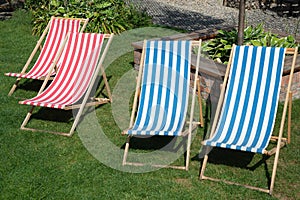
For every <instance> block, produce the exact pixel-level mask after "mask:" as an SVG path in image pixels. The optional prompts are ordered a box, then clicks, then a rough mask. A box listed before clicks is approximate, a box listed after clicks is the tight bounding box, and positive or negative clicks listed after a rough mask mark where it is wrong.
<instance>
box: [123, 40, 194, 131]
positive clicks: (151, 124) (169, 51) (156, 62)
mask: <svg viewBox="0 0 300 200" xmlns="http://www.w3.org/2000/svg"><path fill="white" fill-rule="evenodd" d="M190 65H191V42H189V41H146V49H145V61H144V68H143V77H142V83H141V94H140V100H139V102H140V103H139V107H138V113H137V117H136V120H135V124H134V125H133V127H132V129H129V130H128V132H127V134H130V135H165V136H179V135H181V131H182V128H183V126H184V122H185V116H186V113H187V107H188V95H189V83H190Z"/></svg>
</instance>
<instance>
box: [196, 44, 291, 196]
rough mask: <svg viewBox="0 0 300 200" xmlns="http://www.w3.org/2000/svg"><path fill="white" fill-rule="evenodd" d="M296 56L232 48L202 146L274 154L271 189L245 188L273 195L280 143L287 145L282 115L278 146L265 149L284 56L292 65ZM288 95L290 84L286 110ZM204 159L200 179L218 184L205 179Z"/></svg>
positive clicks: (271, 50) (264, 49)
mask: <svg viewBox="0 0 300 200" xmlns="http://www.w3.org/2000/svg"><path fill="white" fill-rule="evenodd" d="M296 52H297V50H296V49H285V48H275V47H255V46H233V48H232V53H231V57H230V61H229V64H228V67H227V72H226V75H225V78H224V84H223V89H222V92H221V96H220V100H219V104H218V107H217V111H216V117H215V120H214V123H213V125H212V128H211V137H210V139H207V140H205V141H203V142H202V144H203V145H205V146H211V147H220V148H227V149H234V150H241V151H247V152H253V153H259V154H267V155H271V154H274V153H276V157H277V158H276V159H275V162H276V163H275V164H274V167H275V168H274V171H273V175H274V177H272V182H271V187H270V188H269V189H267V190H265V189H262V188H257V187H253V186H246V187H250V188H252V189H258V190H261V191H265V192H268V193H272V190H273V185H274V180H273V179H274V178H275V172H276V166H277V160H278V154H279V149H280V147H281V146H282V144H283V143H282V142H283V141H286V138H282V132H283V125H284V124H283V123H284V118H285V113H284V115H283V117H282V119H283V121H282V124H281V128H280V133H279V136H278V137H277V138H276V139H277V140H278V146H277V147H276V148H274V149H272V150H270V151H267V150H266V148H267V146H268V144H269V141H270V139H271V137H272V132H273V127H274V123H275V117H276V112H277V105H278V99H279V93H280V86H281V77H282V72H283V66H284V58H285V54H286V53H288V54H290V53H292V54H294V62H295V60H296V55H297V53H296ZM294 66H295V63H293V66H292V70H291V76H290V81H291V78H292V74H293V68H294ZM225 90H226V91H225ZM289 92H290V84H289V87H288V89H287V99H286V104H285V109H286V106H287V102H288V99H289V98H290V96H289ZM221 106H222V108H221ZM284 112H286V111H284ZM207 158H208V157H207V155H206V156H205V158H204V161H203V164H202V169H201V173H200V179H211V180H219V179H214V178H209V177H205V176H204V170H205V167H206V163H207ZM226 182H227V181H226ZM229 183H232V182H229ZM233 184H235V183H233Z"/></svg>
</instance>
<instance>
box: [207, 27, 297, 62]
mask: <svg viewBox="0 0 300 200" xmlns="http://www.w3.org/2000/svg"><path fill="white" fill-rule="evenodd" d="M237 41H238V33H237V30H231V31H222V30H220V31H219V33H218V34H217V36H216V37H215V38H214V39H212V40H210V41H208V42H206V43H204V44H203V46H202V49H203V51H204V52H207V53H208V55H209V57H210V58H212V59H213V60H215V61H218V62H222V63H224V64H226V62H227V61H228V60H229V56H230V51H231V47H232V45H233V44H237ZM244 44H247V45H254V46H272V47H296V46H299V47H300V45H299V44H298V43H297V42H296V40H295V38H294V37H293V36H291V35H290V36H287V37H282V38H280V37H279V36H278V35H276V34H273V33H271V32H265V31H264V29H263V26H262V24H259V25H258V26H256V27H253V26H248V27H247V28H245V30H244ZM299 50H300V49H299Z"/></svg>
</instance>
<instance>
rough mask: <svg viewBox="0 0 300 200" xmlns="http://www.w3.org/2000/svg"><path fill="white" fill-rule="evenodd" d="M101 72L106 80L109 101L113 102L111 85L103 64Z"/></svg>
mask: <svg viewBox="0 0 300 200" xmlns="http://www.w3.org/2000/svg"><path fill="white" fill-rule="evenodd" d="M101 74H102V77H103V80H104V85H105V88H106V91H107V94H108V98H109V101H110V102H112V95H111V91H110V87H109V84H108V81H107V77H106V73H105V71H104V69H103V68H102V66H101Z"/></svg>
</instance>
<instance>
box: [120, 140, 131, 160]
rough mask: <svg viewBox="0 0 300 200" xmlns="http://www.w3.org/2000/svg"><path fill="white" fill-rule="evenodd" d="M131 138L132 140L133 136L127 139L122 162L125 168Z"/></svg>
mask: <svg viewBox="0 0 300 200" xmlns="http://www.w3.org/2000/svg"><path fill="white" fill-rule="evenodd" d="M130 138H131V136H128V137H127V139H126V144H125V151H124V155H123V162H122V165H123V166H124V165H126V160H127V155H128V150H129V142H130Z"/></svg>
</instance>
